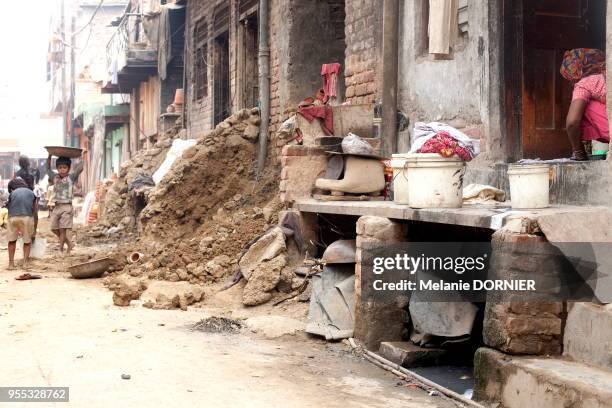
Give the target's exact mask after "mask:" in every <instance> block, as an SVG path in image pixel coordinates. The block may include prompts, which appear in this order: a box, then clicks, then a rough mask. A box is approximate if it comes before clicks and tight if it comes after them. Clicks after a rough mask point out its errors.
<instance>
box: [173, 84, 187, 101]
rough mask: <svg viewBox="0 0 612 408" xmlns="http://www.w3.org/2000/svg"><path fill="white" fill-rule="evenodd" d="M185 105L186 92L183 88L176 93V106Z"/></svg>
mask: <svg viewBox="0 0 612 408" xmlns="http://www.w3.org/2000/svg"><path fill="white" fill-rule="evenodd" d="M184 103H185V91H184V90H183V88H179V89H177V90H176V93H175V94H174V104H175V105H182V104H184Z"/></svg>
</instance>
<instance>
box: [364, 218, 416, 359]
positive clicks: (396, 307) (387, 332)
mask: <svg viewBox="0 0 612 408" xmlns="http://www.w3.org/2000/svg"><path fill="white" fill-rule="evenodd" d="M407 232H408V230H407V226H406V225H405V224H401V223H398V222H395V221H392V220H390V219H388V218H383V217H374V216H363V217H360V218H359V220H358V221H357V252H356V255H355V260H356V264H355V334H354V336H355V338H357V339H359V340H361V341H362V342H363V343H364V344H365V346H366V348H368V349H370V350H378V347H379V345H380V343H381V342H382V341H400V340H402V336H403V334H404V325H405V323H406V322H407V321H408V319H409V317H408V313H407V311H406V306H407V305H408V296H407V295H406V296H403V295H398V296H395V295H393V296H375V294H374V292H375V291H374V289H373V286H372V282H373V280H374V279H375V275H373V274H372V271H371V269H367V268H362V263H365V262H367V260H365V255H364V253H363V252H364V249H374V248H377V247H380V245H392V244H394V243H399V242H402V241H405V240H406V236H407ZM381 293H382V292H381Z"/></svg>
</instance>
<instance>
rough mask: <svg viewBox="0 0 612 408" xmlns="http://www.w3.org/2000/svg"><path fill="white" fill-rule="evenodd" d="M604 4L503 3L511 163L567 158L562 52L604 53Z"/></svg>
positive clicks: (569, 0)
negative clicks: (596, 50) (537, 159)
mask: <svg viewBox="0 0 612 408" xmlns="http://www.w3.org/2000/svg"><path fill="white" fill-rule="evenodd" d="M605 18H606V2H605V0H537V1H534V0H504V32H505V33H506V34H505V38H504V47H503V48H504V53H505V56H504V77H505V90H504V93H505V98H504V99H505V105H506V119H507V132H508V137H509V141H510V143H509V144H508V150H509V151H508V156H509V158H510V160H516V159H520V158H541V159H553V158H561V157H569V156H570V155H571V147H570V144H569V141H568V138H567V134H566V131H565V118H566V115H567V111H568V108H569V105H570V102H571V97H572V89H573V87H572V84H571V83H570V82H568V81H567V80H565V79H564V78H563V77H562V76H561V74H560V72H559V68H560V66H561V61H562V58H563V54H564V52H565V51H566V50H570V49H573V48H598V49H601V50H604V51H605V33H606V23H605Z"/></svg>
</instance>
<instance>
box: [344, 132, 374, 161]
mask: <svg viewBox="0 0 612 408" xmlns="http://www.w3.org/2000/svg"><path fill="white" fill-rule="evenodd" d="M342 151H343V152H344V153H346V154H358V155H361V156H376V151H375V150H374V148H373V147H372V145H371V144H369V143H368V142H366V141H365V140H363V139H362V138H360V137H359V136H357V135H356V134H354V133H349V134H348V135H347V136H346V137H345V138H344V139H343V140H342Z"/></svg>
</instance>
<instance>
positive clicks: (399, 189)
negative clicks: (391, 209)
mask: <svg viewBox="0 0 612 408" xmlns="http://www.w3.org/2000/svg"><path fill="white" fill-rule="evenodd" d="M406 156H407V154H394V155H393V156H392V157H393V158H392V160H391V168H393V202H394V203H396V204H409V201H408V174H407V171H406Z"/></svg>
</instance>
